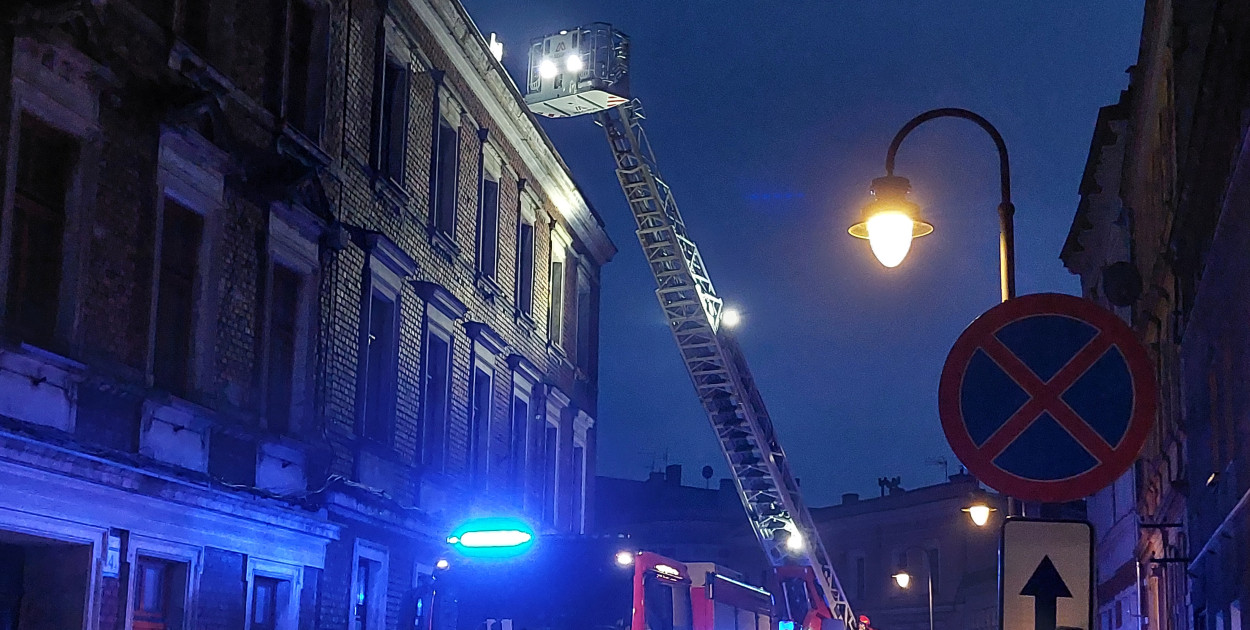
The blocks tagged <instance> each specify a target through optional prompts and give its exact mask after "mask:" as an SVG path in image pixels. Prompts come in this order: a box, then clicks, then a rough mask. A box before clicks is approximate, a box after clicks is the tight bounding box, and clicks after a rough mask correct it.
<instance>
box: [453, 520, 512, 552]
mask: <svg viewBox="0 0 1250 630" xmlns="http://www.w3.org/2000/svg"><path fill="white" fill-rule="evenodd" d="M447 543H448V544H450V545H451V546H452V547H454V548H455V549H456V550H457V551H458V552H460V553H462V554H464V555H466V556H478V557H490V558H506V557H511V556H517V555H520V554H522V553H525V552H526V551H528V550H529V548H530V547H531V546H533V544H534V529H533V528H532V527H530V526H529V524H528V523H526V522H525V521H522V520H520V519H515V518H506V517H494V518H479V519H474V520H471V521H468V522H466V523H464V524H462V525H461V526H460V527H457V528H456V529H455V530H454V531H452V533H451V535H450V536H448V537H447Z"/></svg>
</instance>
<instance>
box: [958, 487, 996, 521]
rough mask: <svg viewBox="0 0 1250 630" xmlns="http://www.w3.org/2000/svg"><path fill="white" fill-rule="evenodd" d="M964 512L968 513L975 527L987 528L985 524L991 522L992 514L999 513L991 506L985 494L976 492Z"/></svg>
mask: <svg viewBox="0 0 1250 630" xmlns="http://www.w3.org/2000/svg"><path fill="white" fill-rule="evenodd" d="M963 511H964V512H967V513H968V518H971V519H972V524H973V525H976V526H977V527H985V524H986V523H989V522H990V512H997V511H998V510H996V509H995V508H994V507H993V506H991V505H990V502H989V499H987V498H986V496H985V493H983V492H976V493H973V495H972V497H971V499H969V502H968V507H965V508H963Z"/></svg>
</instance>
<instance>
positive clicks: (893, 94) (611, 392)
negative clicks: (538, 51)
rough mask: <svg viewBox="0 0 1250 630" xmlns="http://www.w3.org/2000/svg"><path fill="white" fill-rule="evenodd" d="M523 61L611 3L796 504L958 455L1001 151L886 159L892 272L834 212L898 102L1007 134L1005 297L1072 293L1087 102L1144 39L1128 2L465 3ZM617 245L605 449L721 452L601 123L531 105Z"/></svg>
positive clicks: (924, 147) (605, 16) (971, 149)
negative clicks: (943, 396) (943, 421)
mask: <svg viewBox="0 0 1250 630" xmlns="http://www.w3.org/2000/svg"><path fill="white" fill-rule="evenodd" d="M463 2H464V4H465V6H466V8H467V9H468V11H469V14H470V15H471V16H472V17H473V19H474V21H476V23H477V24H478V26H479V27H480V29H481V30H482V32H484V33H487V34H489V33H490V32H497V33H498V34H499V38H500V39H501V40H503V41H504V43H505V45H506V46H508V52H507V55H506V57H505V59H504V63H505V65H506V66H507V67H508V69H509V71H510V72H511V73H512V75H513V76H514V77H520V78H522V79H523V78H524V76H525V75H524V68H525V50H526V44H527V43H528V41H529V40H530V39H531V38H533V37H537V36H541V35H544V34H547V33H551V32H555V31H558V30H560V29H563V28H569V27H571V26H575V25H579V24H585V23H588V22H594V21H604V22H610V23H612V24H614V25H615V26H617V27H618V28H620V29H621V30H623V31H625V32H626V33H627V34H629V35H630V37H631V39H632V43H633V64H632V79H631V81H632V91H633V95H634V96H635V97H638V98H640V99H641V100H642V102H643V104H644V105H645V109H646V112H647V116H648V120H647V123H646V127H647V131H648V133H649V135H650V137H651V141H652V144H653V146H654V147H655V150H656V154H657V158H658V160H659V162H660V166H661V169H662V171H663V173H664V175H665V177H666V179H667V180H668V182H669V184H670V185H671V186H672V188H673V192H674V195H675V197H676V198H677V201H678V203H679V206H680V208H681V210H682V213H683V215H684V216H685V218H686V222H687V224H688V226H689V228H690V232H691V235H692V236H693V237H694V238H695V240H696V241H697V242H698V244H699V246H700V249H701V250H702V252H703V256H704V259H705V260H706V262H707V265H708V268H709V270H710V272H711V275H712V279H713V280H714V282H715V283H716V288H717V292H718V293H719V294H720V295H721V296H722V297H723V298H724V299H725V301H726V303H727V304H729V305H732V306H735V307H737V308H739V309H740V310H741V311H742V312H743V315H744V322H743V325H742V327H741V329H740V332H739V334H738V335H739V339H740V341H741V343H742V345H743V346H744V347H745V350H746V354H747V356H748V358H749V360H750V362H751V367H752V370H753V371H754V373H755V376H756V378H757V380H758V381H759V385H760V388H761V390H762V391H763V394H764V398H765V400H766V402H767V403H768V407H769V410H770V411H771V413H772V416H773V419H774V422H775V423H776V426H777V431H778V433H779V435H780V437H781V440H782V442H783V445H784V447H785V449H786V452H787V454H788V455H789V457H790V460H791V462H792V465H793V467H794V470H795V474H796V475H797V476H799V477H800V478H801V479H802V481H803V487H804V491H805V495H806V498H807V502H808V503H809V504H811V505H817V506H818V505H825V504H829V503H834V502H836V501H837V500H838V497H839V495H840V494H841V493H843V492H859V493H861V494H866V495H871V494H875V493H876V492H877V483H876V479H877V478H878V477H881V476H886V475H888V476H895V475H899V476H902V478H903V485H904V487H908V488H911V487H916V486H921V485H928V484H932V483H938V482H940V481H941V480H942V469H941V467H940V465H939V466H935V465H933V464H930V463H927V462H926V460H930V459H933V458H938V457H946V458H948V459H949V460H950V462H951V472H954V471H955V470H956V469H957V467H958V463H957V462H956V461H955V459H954V456H953V455H952V454H951V453H950V450H949V448H948V447H947V446H946V442H945V439H944V438H943V436H942V430H941V427H940V426H939V423H938V418H937V386H938V376H939V374H940V372H941V368H942V363H943V361H944V360H945V357H946V352H947V350H948V349H949V348H950V346H951V344H952V343H953V342H954V341H955V339H956V338H957V337H958V336H959V333H960V332H961V331H962V330H963V328H964V327H965V326H966V325H967V324H968V323H969V322H970V321H971V320H972V319H973V318H975V317H976V316H977V315H979V314H980V313H981V312H983V311H984V310H986V309H987V308H989V307H991V306H993V305H994V304H996V303H997V301H998V291H999V288H998V250H997V247H998V237H997V233H998V225H997V218H996V214H995V207H996V204H997V196H998V183H997V176H998V168H997V155H996V153H995V152H994V147H993V144H992V143H991V141H990V139H989V137H988V136H987V135H985V134H984V132H982V131H981V130H980V129H978V128H976V127H975V126H974V125H973V124H972V123H969V122H967V121H962V120H952V119H943V120H938V121H933V122H929V123H926V124H925V125H924V126H922V127H921V128H920V129H919V130H917V131H916V132H914V133H912V134H911V135H910V136H909V137H908V139H907V141H906V142H904V144H903V146H902V148H901V150H900V151H899V158H898V165H897V174H899V175H903V176H905V177H908V178H910V179H911V182H912V186H913V188H914V193H913V198H914V200H915V201H917V202H918V203H920V204H921V205H922V207H923V208H924V212H925V216H926V218H927V219H928V220H929V221H930V222H931V223H933V224H934V225H935V226H936V231H935V232H934V233H933V234H932V235H930V236H927V237H924V238H923V239H920V240H918V241H916V242H915V244H914V246H913V248H912V251H911V253H910V254H909V255H908V258H907V260H905V261H904V262H903V264H902V265H901V266H899V267H898V268H896V269H885V268H883V267H881V266H880V265H879V264H878V263H877V262H876V260H875V259H874V258H873V257H872V255H871V253H870V252H869V250H868V246H867V244H866V243H865V242H863V241H857V240H855V239H852V238H851V237H850V236H848V235H847V234H846V228H847V227H848V226H849V225H850V224H851V223H853V222H854V220H855V219H856V217H857V216H858V212H859V208H860V206H861V205H862V204H863V202H864V201H865V200H866V197H867V187H868V184H869V182H870V181H871V180H872V178H874V177H878V176H880V175H883V174H884V167H883V162H884V159H885V151H886V147H887V146H888V144H889V142H890V139H891V138H892V137H893V135H894V133H895V131H897V130H898V128H899V127H900V126H901V125H902V124H903V123H904V122H906V121H907V120H908V119H909V118H911V117H912V116H914V115H915V114H918V113H920V112H922V111H925V110H928V109H932V108H935V107H964V108H968V109H971V110H973V111H976V112H978V113H980V114H981V115H983V116H985V117H986V118H987V119H989V121H990V122H991V123H993V124H994V125H995V126H996V127H998V129H999V130H1000V131H1001V132H1002V135H1003V137H1004V138H1005V139H1006V142H1007V148H1008V151H1009V152H1010V154H1011V166H1012V174H1013V177H1012V188H1013V198H1014V201H1015V204H1016V208H1017V214H1016V239H1017V249H1018V259H1017V261H1018V262H1017V264H1018V270H1017V275H1018V283H1019V285H1018V286H1019V292H1020V293H1021V294H1026V293H1037V292H1043V291H1057V292H1067V293H1074V292H1076V291H1077V290H1078V288H1079V287H1078V284H1077V282H1076V279H1075V276H1072V275H1070V274H1069V273H1068V272H1067V270H1065V269H1064V268H1063V265H1062V263H1060V261H1059V258H1058V256H1059V250H1060V248H1061V247H1062V245H1063V240H1064V237H1065V236H1066V235H1067V231H1068V226H1069V224H1070V222H1071V219H1072V215H1073V212H1074V211H1075V209H1076V203H1077V186H1078V184H1079V181H1080V176H1081V171H1082V169H1083V167H1084V164H1085V158H1086V156H1087V154H1088V151H1089V141H1090V136H1091V133H1092V131H1093V125H1094V119H1095V116H1096V115H1097V111H1098V108H1099V107H1100V106H1102V105H1106V104H1109V103H1113V102H1115V100H1116V99H1117V97H1118V94H1119V91H1120V90H1121V89H1123V88H1124V87H1125V86H1126V85H1127V77H1126V75H1125V70H1126V69H1127V68H1128V67H1129V66H1130V65H1131V64H1132V63H1133V61H1134V60H1135V59H1136V56H1137V47H1138V41H1139V35H1140V31H1141V19H1142V11H1143V6H1142V0H1099V1H1097V2H1088V1H1081V0H1064V1H1060V2H1042V1H1030V2H997V1H992V0H982V1H976V2H973V1H963V0H949V1H942V2H933V1H922V0H915V1H907V2H903V1H891V2H868V1H863V2H861V1H849V0H847V1H839V2H834V1H819V2H818V1H815V0H812V1H802V2H799V1H795V2H782V1H780V0H759V1H751V2H747V1H743V0H737V1H723V2H712V1H711V0H677V1H674V0H647V1H642V0H543V1H526V2H517V1H515V0H506V1H505V0H463ZM543 124H544V127H545V128H546V129H547V132H548V133H549V134H550V135H551V137H552V139H553V140H554V142H555V144H556V146H557V147H558V148H559V150H560V151H561V153H562V154H563V155H564V157H565V159H566V160H567V162H568V164H569V166H570V168H571V169H572V171H573V174H574V177H575V178H576V179H577V180H578V182H579V183H580V184H581V186H582V187H583V188H584V190H585V192H586V194H587V196H588V197H589V199H590V201H591V203H592V204H593V205H594V206H595V207H596V208H597V209H598V210H599V213H600V214H601V215H602V216H603V219H604V221H605V223H606V224H607V228H608V232H609V233H610V234H611V236H612V239H613V240H614V241H615V242H616V243H617V246H618V247H619V249H620V253H619V254H618V255H617V256H616V258H615V259H614V260H613V261H612V262H611V263H610V264H609V265H608V266H607V267H605V268H604V270H603V297H602V324H601V328H602V336H601V362H600V363H601V367H600V396H599V418H598V427H599V453H598V456H599V459H598V472H599V474H606V475H612V476H619V477H632V478H642V477H645V475H646V474H647V472H648V471H649V470H651V469H652V468H653V466H654V467H659V468H662V467H663V464H664V463H665V462H667V463H675V464H683V465H684V466H685V481H686V483H688V484H692V485H693V484H698V483H701V482H702V479H700V477H699V469H700V468H702V466H703V465H704V464H712V465H713V466H714V467H715V468H716V473H717V477H721V476H723V475H725V474H727V471H728V469H727V467H726V466H725V463H724V458H723V456H722V455H721V454H720V451H719V448H718V447H717V445H716V440H715V438H714V436H713V433H712V431H711V429H710V428H709V426H708V423H707V419H706V418H705V417H704V415H703V412H702V410H701V409H700V407H699V405H698V402H697V400H696V399H695V396H694V392H693V388H692V386H691V384H690V379H689V377H688V376H687V375H686V373H685V371H684V368H683V367H682V365H681V362H680V360H679V359H678V355H677V351H676V349H675V347H674V345H673V341H672V338H671V336H670V334H669V332H668V329H667V327H666V325H665V322H664V319H663V316H662V314H661V312H660V309H659V307H658V306H657V304H656V301H655V297H654V289H655V287H654V282H653V280H652V279H651V277H650V274H649V272H648V271H647V268H646V265H645V263H644V261H643V257H642V254H641V252H640V250H639V248H638V245H637V241H636V240H635V238H634V235H633V229H634V225H633V220H632V218H631V217H630V214H629V210H628V208H627V207H626V204H625V201H624V197H623V195H622V194H621V191H620V189H619V188H618V187H617V183H616V178H615V176H614V174H613V171H612V159H611V156H610V154H609V151H608V147H607V142H606V140H604V137H603V132H602V130H601V129H599V128H598V127H597V126H595V125H594V124H593V123H592V121H591V120H590V119H588V118H579V119H571V120H552V121H544V123H543Z"/></svg>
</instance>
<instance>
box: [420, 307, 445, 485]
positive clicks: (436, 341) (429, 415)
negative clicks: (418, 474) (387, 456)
mask: <svg viewBox="0 0 1250 630" xmlns="http://www.w3.org/2000/svg"><path fill="white" fill-rule="evenodd" d="M422 356H423V357H425V365H424V367H423V370H422V379H421V382H422V389H421V400H422V401H423V402H422V410H421V427H422V461H423V462H424V463H425V465H426V466H428V467H429V468H430V469H432V470H436V471H442V470H443V467H444V465H445V464H446V457H447V453H446V446H445V441H446V436H447V400H448V398H449V397H450V391H449V388H450V385H451V379H450V378H449V374H450V362H451V340H450V337H449V336H446V333H445V332H444V331H441V330H437V329H434V328H431V329H430V330H429V331H427V332H426V335H425V350H424V352H422Z"/></svg>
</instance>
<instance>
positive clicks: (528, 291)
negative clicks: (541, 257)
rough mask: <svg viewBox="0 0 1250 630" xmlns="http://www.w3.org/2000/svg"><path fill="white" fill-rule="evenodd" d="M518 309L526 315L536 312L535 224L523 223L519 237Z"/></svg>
mask: <svg viewBox="0 0 1250 630" xmlns="http://www.w3.org/2000/svg"><path fill="white" fill-rule="evenodd" d="M517 250H518V251H517V290H516V294H517V309H518V310H520V311H521V312H522V313H524V314H526V315H532V314H533V312H534V226H532V225H530V224H528V223H522V224H521V233H520V236H519V237H518V238H517Z"/></svg>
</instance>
